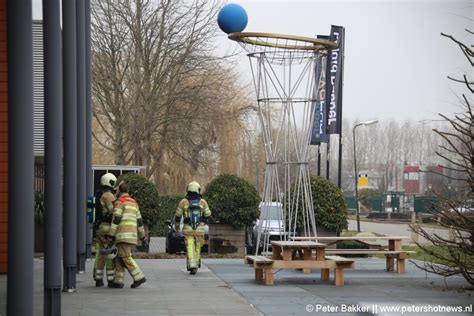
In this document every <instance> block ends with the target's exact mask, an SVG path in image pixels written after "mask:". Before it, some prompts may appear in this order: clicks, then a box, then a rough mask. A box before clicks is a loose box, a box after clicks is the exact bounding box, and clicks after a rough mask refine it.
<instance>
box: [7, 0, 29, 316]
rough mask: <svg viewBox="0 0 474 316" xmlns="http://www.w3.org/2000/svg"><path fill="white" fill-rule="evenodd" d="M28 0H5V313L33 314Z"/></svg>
mask: <svg viewBox="0 0 474 316" xmlns="http://www.w3.org/2000/svg"><path fill="white" fill-rule="evenodd" d="M31 10H32V8H31V0H25V1H17V0H8V2H7V17H8V18H7V41H8V53H7V54H8V56H7V58H8V163H9V166H8V201H9V203H8V251H9V252H8V281H7V314H8V315H19V316H27V315H32V314H33V255H34V252H33V251H34V249H33V244H34V237H33V236H34V235H33V232H34V221H33V218H34V214H33V210H34V185H33V183H34V177H33V175H34V153H33V44H32V43H33V35H32V28H33V25H32V20H31Z"/></svg>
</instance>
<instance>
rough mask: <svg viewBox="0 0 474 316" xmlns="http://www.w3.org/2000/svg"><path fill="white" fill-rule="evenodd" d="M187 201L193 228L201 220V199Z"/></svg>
mask: <svg viewBox="0 0 474 316" xmlns="http://www.w3.org/2000/svg"><path fill="white" fill-rule="evenodd" d="M188 201H189V213H190V220H191V226H192V228H193V229H194V230H195V229H196V228H197V227H198V225H199V223H200V222H201V203H200V202H201V199H200V198H197V199H191V200H188Z"/></svg>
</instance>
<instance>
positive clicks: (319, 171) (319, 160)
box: [318, 143, 321, 176]
mask: <svg viewBox="0 0 474 316" xmlns="http://www.w3.org/2000/svg"><path fill="white" fill-rule="evenodd" d="M320 175H321V143H320V144H319V145H318V176H320Z"/></svg>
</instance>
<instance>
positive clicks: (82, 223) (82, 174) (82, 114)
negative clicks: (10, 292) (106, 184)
mask: <svg viewBox="0 0 474 316" xmlns="http://www.w3.org/2000/svg"><path fill="white" fill-rule="evenodd" d="M84 11H85V6H84V0H77V1H76V36H77V37H76V45H77V46H76V51H77V55H76V56H77V69H76V70H77V270H78V271H77V272H78V273H83V272H84V271H85V270H86V226H87V225H86V222H87V221H86V217H87V193H86V73H85V71H86V65H85V64H86V54H85V12H84Z"/></svg>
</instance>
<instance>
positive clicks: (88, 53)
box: [85, 0, 94, 258]
mask: <svg viewBox="0 0 474 316" xmlns="http://www.w3.org/2000/svg"><path fill="white" fill-rule="evenodd" d="M85 24H86V25H85V32H86V34H85V36H86V39H85V40H86V41H85V44H86V50H85V53H86V188H87V191H86V192H87V196H91V195H93V193H94V192H93V188H92V94H91V1H90V0H85ZM86 240H87V243H86V256H87V258H90V257H92V227H91V225H90V224H89V223H87V235H86Z"/></svg>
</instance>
